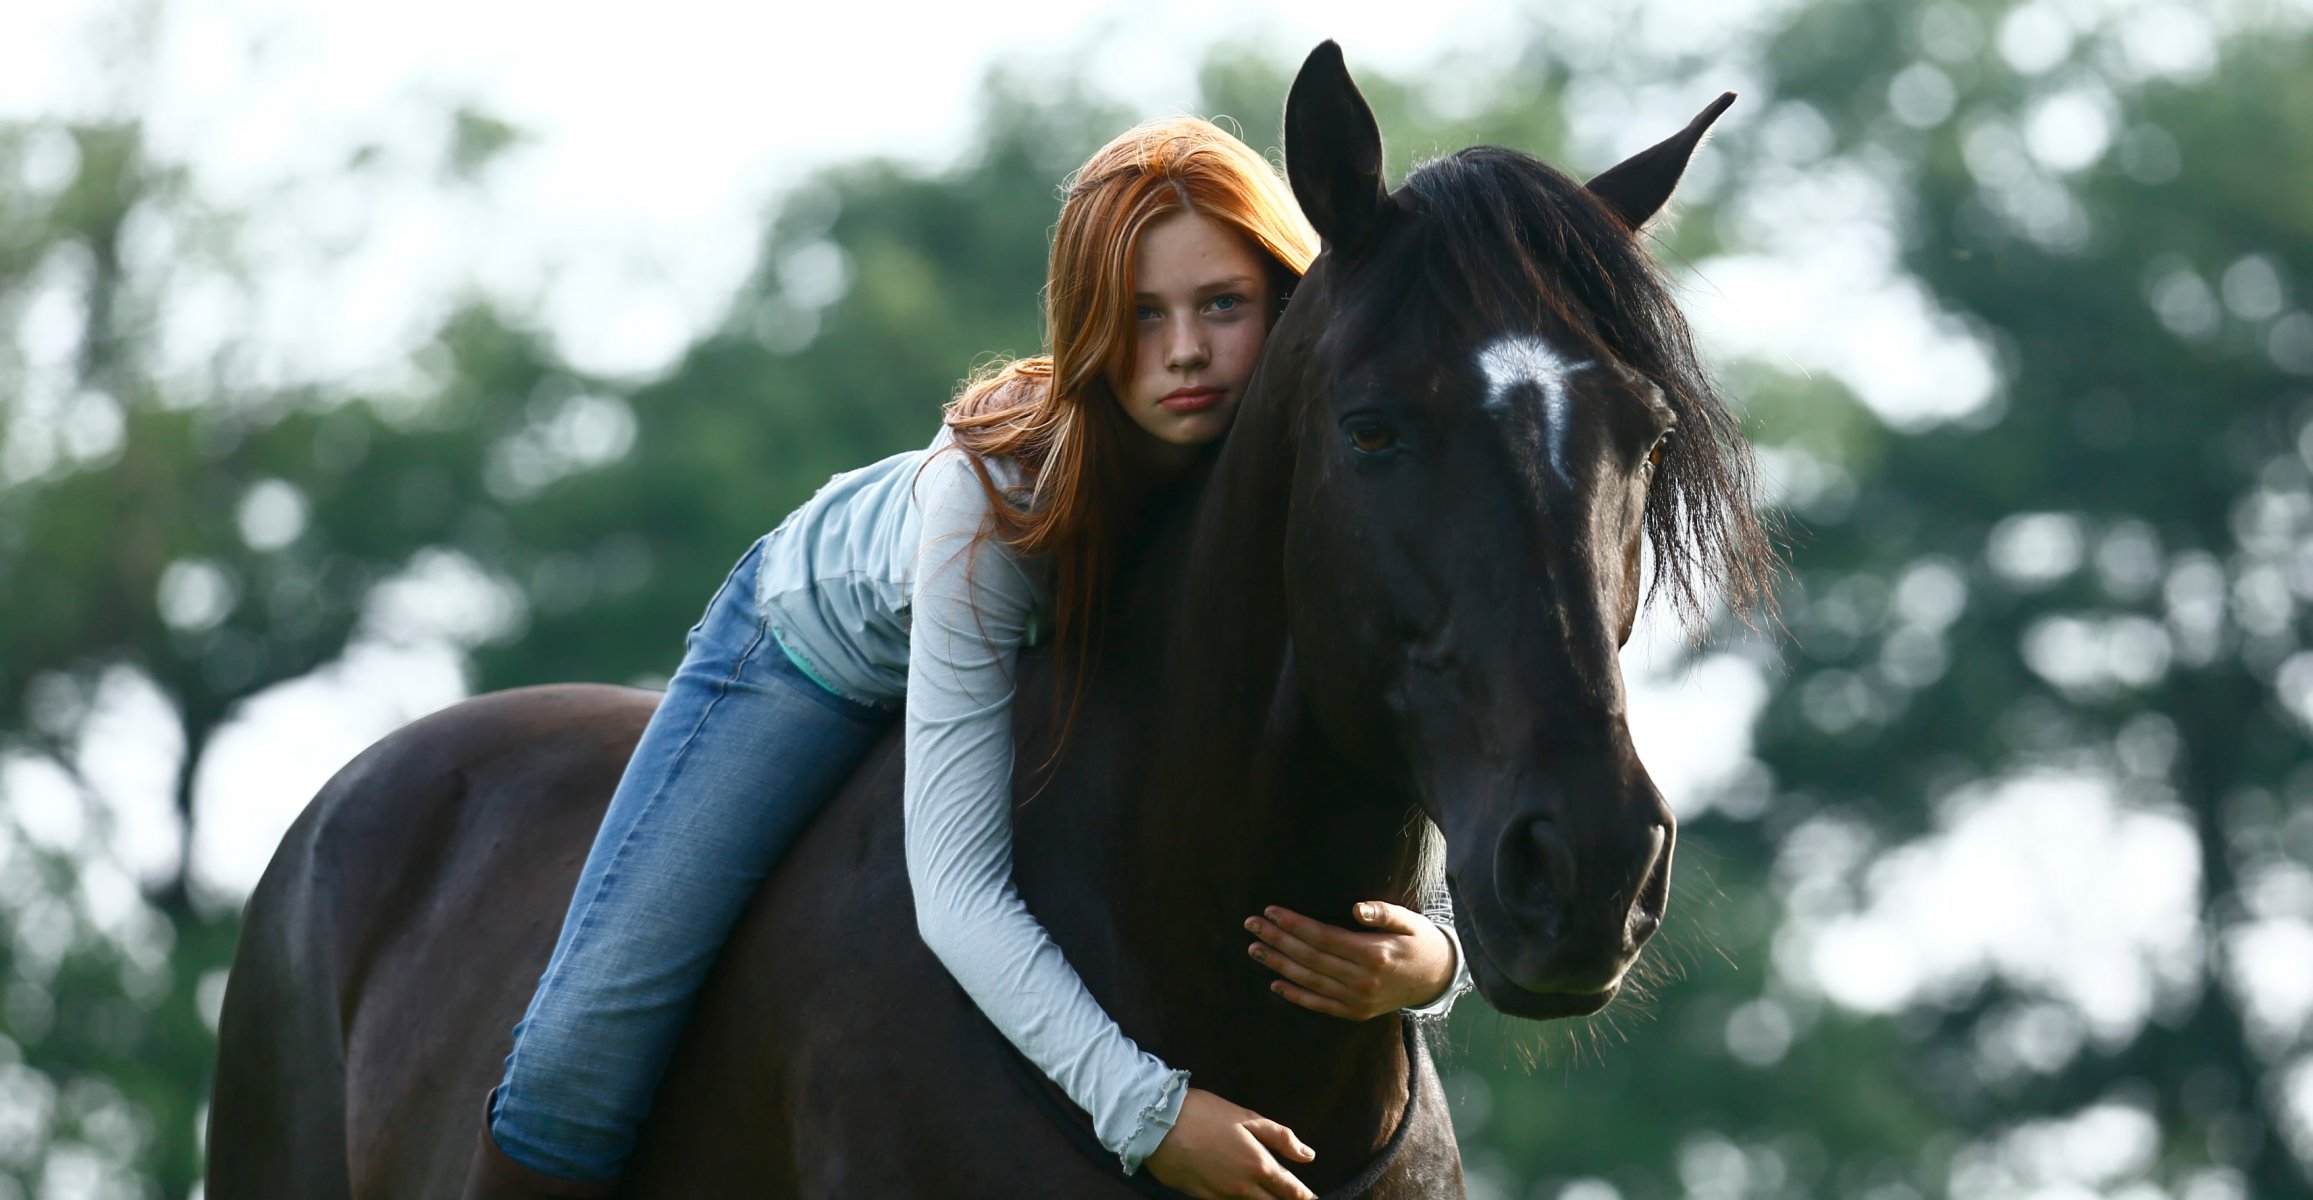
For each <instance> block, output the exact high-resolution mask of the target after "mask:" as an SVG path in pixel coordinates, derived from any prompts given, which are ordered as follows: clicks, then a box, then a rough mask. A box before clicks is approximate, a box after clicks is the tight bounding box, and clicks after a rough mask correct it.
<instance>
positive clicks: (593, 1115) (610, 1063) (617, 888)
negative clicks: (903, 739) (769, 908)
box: [490, 541, 897, 1180]
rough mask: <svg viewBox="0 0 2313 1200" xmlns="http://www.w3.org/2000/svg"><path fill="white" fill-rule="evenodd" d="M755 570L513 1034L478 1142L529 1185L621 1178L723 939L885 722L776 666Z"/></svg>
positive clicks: (610, 816)
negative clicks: (549, 1178) (516, 1167)
mask: <svg viewBox="0 0 2313 1200" xmlns="http://www.w3.org/2000/svg"><path fill="white" fill-rule="evenodd" d="M762 553H763V543H762V542H761V541H757V542H756V543H755V545H754V547H753V548H751V549H749V550H748V551H747V553H746V555H745V556H744V557H742V558H741V559H740V560H739V563H738V565H737V566H736V567H734V568H733V569H732V571H731V576H730V578H728V579H726V580H724V582H723V586H722V589H721V590H719V591H717V592H716V593H715V598H714V599H713V600H712V601H710V602H709V603H708V605H707V611H706V615H705V616H703V617H701V618H700V619H699V623H698V624H697V625H694V626H692V627H691V631H690V633H689V635H688V636H687V637H686V638H685V640H684V644H685V647H686V653H685V654H684V656H683V663H682V666H681V667H680V668H679V669H678V670H676V672H675V676H674V678H673V679H672V680H670V681H669V682H668V684H667V693H666V698H665V699H663V700H661V701H660V702H659V707H658V711H657V712H656V713H655V714H653V715H652V717H651V719H650V724H649V725H648V726H647V727H646V728H645V729H644V730H643V734H642V740H641V741H640V742H638V743H637V744H636V746H635V750H634V757H633V758H632V759H630V760H629V761H628V762H627V767H626V773H625V775H624V776H622V777H621V778H620V779H619V783H618V790H617V791H616V792H615V793H613V794H612V796H611V801H610V808H609V811H607V812H606V813H605V814H604V815H603V820H602V828H601V829H600V830H599V831H597V832H596V834H595V838H594V848H593V850H591V851H590V852H589V853H588V854H587V857H586V867H585V869H584V870H582V871H581V872H580V873H579V876H578V889H577V891H575V892H574V893H572V895H571V897H570V910H569V912H568V913H567V914H566V915H565V916H564V917H563V920H562V935H561V937H560V938H559V939H558V940H557V941H556V942H555V945H554V956H553V958H552V959H550V960H549V961H548V962H547V964H546V972H545V974H544V975H542V976H541V977H540V978H539V980H538V991H537V993H536V994H535V995H533V996H532V997H531V1000H530V1007H529V1010H528V1011H527V1012H525V1013H524V1014H523V1017H522V1020H521V1022H520V1023H519V1024H517V1025H515V1027H514V1049H513V1051H512V1052H511V1053H509V1054H508V1055H507V1056H506V1073H505V1077H504V1079H503V1080H502V1081H501V1082H500V1084H499V1086H498V1090H497V1092H496V1093H495V1096H494V1098H493V1101H492V1104H491V1108H490V1128H491V1132H492V1134H493V1135H494V1136H495V1137H496V1138H497V1141H498V1145H499V1147H500V1148H501V1149H503V1150H504V1151H505V1152H506V1154H507V1155H508V1156H509V1157H511V1158H513V1159H514V1160H515V1161H517V1162H519V1163H521V1164H523V1165H524V1166H527V1167H529V1168H531V1169H532V1170H535V1171H541V1172H544V1173H546V1174H548V1175H553V1176H556V1177H559V1178H564V1179H574V1180H603V1179H612V1178H616V1177H617V1175H618V1174H619V1172H620V1170H621V1169H622V1168H623V1167H624V1166H625V1164H626V1160H627V1158H628V1156H629V1155H630V1154H631V1153H632V1152H633V1149H634V1142H635V1133H636V1130H637V1129H639V1128H640V1127H641V1125H642V1121H643V1117H644V1116H645V1115H646V1114H647V1113H648V1112H649V1111H650V1104H651V1097H652V1096H653V1094H654V1093H656V1092H657V1090H658V1084H659V1076H660V1075H661V1074H662V1073H663V1072H664V1071H665V1069H666V1064H667V1059H668V1057H669V1056H670V1055H671V1054H672V1053H673V1051H674V1047H675V1041H676V1039H677V1038H678V1037H679V1036H680V1035H681V1033H682V1028H683V1022H684V1020H685V1019H686V1018H687V1017H688V1016H689V1015H690V1011H691V1006H692V1001H693V999H694V998H695V996H696V994H697V992H698V988H699V985H700V983H701V982H702V981H703V980H704V979H705V978H706V975H707V971H708V968H710V967H712V966H713V965H714V962H715V958H716V955H717V954H718V953H719V952H720V951H721V949H722V945H723V940H724V938H725V936H726V935H728V934H729V933H730V930H731V926H732V925H733V924H734V923H736V922H737V921H738V919H739V914H740V913H741V912H742V911H744V910H745V908H746V906H747V904H748V901H749V900H751V899H752V898H753V896H754V894H755V888H756V885H757V884H759V883H761V882H762V881H763V879H764V877H765V876H767V875H768V874H769V873H770V871H771V868H772V866H773V865H774V864H775V863H777V862H778V861H779V858H780V856H781V855H783V854H785V853H786V852H787V849H788V847H789V846H792V845H793V844H794V842H795V839H796V837H797V836H798V835H799V834H801V833H802V831H803V828H804V826H805V825H807V824H808V823H809V822H810V820H811V818H812V817H813V816H814V815H815V814H817V813H818V811H819V810H820V808H821V807H822V806H823V805H825V803H826V802H827V799H828V798H829V797H830V796H832V795H834V794H835V791H836V789H837V788H839V787H841V786H842V785H843V782H844V780H845V779H847V778H848V777H849V776H850V775H851V772H852V769H853V768H854V767H855V766H857V765H858V764H859V761H860V760H861V759H862V758H864V757H865V756H866V754H867V752H868V750H869V749H871V748H872V747H873V746H874V745H875V744H876V742H877V741H879V740H880V739H881V738H882V737H883V734H884V731H885V729H886V728H887V727H888V726H889V725H890V723H891V721H892V719H893V718H894V717H895V716H896V715H897V706H896V705H895V706H893V707H892V708H891V709H889V710H886V709H882V708H876V707H871V706H868V705H864V704H861V703H858V702H857V701H853V700H849V699H846V698H844V697H841V696H838V695H836V694H835V693H833V692H830V691H828V690H827V689H826V688H824V687H822V686H820V685H819V684H817V683H815V682H813V681H812V680H811V678H810V677H809V676H807V675H805V674H803V672H802V671H801V670H800V669H799V668H797V667H796V666H795V664H794V663H793V662H791V661H790V660H789V659H788V657H787V655H786V653H785V652H784V651H782V650H781V649H780V646H779V642H778V639H776V638H775V637H773V636H772V634H771V631H770V628H769V625H768V622H767V620H766V618H765V617H764V615H763V613H762V612H761V611H760V610H759V609H758V608H757V606H756V604H755V586H754V583H755V573H756V565H757V563H758V562H759V561H760V559H761V556H762Z"/></svg>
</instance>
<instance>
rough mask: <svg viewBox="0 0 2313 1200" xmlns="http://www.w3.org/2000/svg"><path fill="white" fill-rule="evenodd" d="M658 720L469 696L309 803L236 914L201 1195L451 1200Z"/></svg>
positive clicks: (521, 692) (534, 699)
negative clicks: (569, 913) (644, 740)
mask: <svg viewBox="0 0 2313 1200" xmlns="http://www.w3.org/2000/svg"><path fill="white" fill-rule="evenodd" d="M656 704H657V696H656V695H655V694H654V693H649V692H642V691H637V690H634V689H628V688H610V687H599V686H588V685H562V686H552V687H539V688H523V689H517V690H513V691H507V692H497V693H492V694H490V695H486V696H479V697H476V698H474V699H471V700H467V701H464V702H462V703H460V704H456V705H453V706H451V707H449V708H447V709H444V710H442V711H440V712H437V713H434V714H432V715H431V716H428V717H425V718H423V719H421V720H418V721H415V722H412V723H411V724H410V725H407V726H405V727H403V728H402V729H400V730H398V731H396V732H395V733H393V734H391V735H389V736H387V737H386V738H384V739H383V740H381V741H379V742H378V743H377V744H376V745H374V746H372V747H370V748H369V749H368V750H367V751H364V752H363V753H362V754H361V755H360V756H359V757H358V758H356V759H355V760H354V761H353V762H352V763H349V764H348V765H347V766H346V767H345V769H344V770H342V771H340V772H339V773H338V774H337V775H336V776H335V777H334V778H332V779H331V780H330V781H329V783H328V784H327V785H325V786H324V787H323V788H322V790H321V791H320V793H319V794H317V795H316V796H315V798H314V800H313V802H312V803H311V804H310V805H308V806H307V808H306V810H305V812H304V813H303V814H302V815H301V816H300V817H299V818H298V820H297V822H296V823H295V824H294V825H293V826H292V827H291V829H290V832H289V834H288V835H287V836H286V837H285V838H284V839H283V840H282V844H281V847H280V849H279V850H277V851H276V852H275V854H274V858H273V861H272V863H271V865H270V866H269V867H268V868H267V869H266V872H265V876H264V878H263V879H262V880H261V881H260V882H259V884H258V887H257V890H256V892H255V893H254V894H252V896H251V897H250V901H249V906H248V910H247V914H246V916H245V919H244V923H243V929H242V935H241V944H240V947H239V949H238V951H237V952H236V956H235V959H234V964H233V972H232V976H231V980H230V983H229V984H228V986H227V989H226V997H225V1006H224V1012H223V1014H222V1017H221V1020H220V1025H219V1039H218V1040H219V1046H218V1064H219V1065H218V1079H217V1089H216V1097H215V1101H214V1105H213V1107H212V1110H211V1116H210V1188H209V1194H210V1195H212V1196H215V1197H218V1198H219V1200H241V1198H243V1197H270V1196H296V1197H300V1198H310V1197H325V1196H338V1195H352V1194H354V1193H355V1191H356V1190H357V1186H358V1191H359V1192H360V1193H361V1194H365V1195H371V1194H374V1195H387V1196H397V1197H398V1196H411V1197H422V1196H454V1195H455V1194H456V1193H457V1189H458V1186H459V1182H460V1176H461V1175H462V1172H463V1170H464V1167H465V1157H464V1155H463V1153H456V1152H448V1151H446V1149H445V1148H447V1147H457V1148H460V1149H463V1148H464V1147H467V1146H470V1145H471V1144H472V1141H473V1138H474V1133H475V1129H476V1122H477V1120H478V1116H479V1112H480V1106H481V1102H482V1098H483V1096H484V1095H486V1094H487V1092H488V1090H489V1088H490V1086H491V1085H492V1084H493V1083H495V1082H496V1080H497V1077H498V1073H499V1067H500V1061H501V1060H502V1058H503V1057H504V1055H505V1052H506V1049H507V1046H508V1045H509V1044H510V1042H511V1035H512V1029H513V1025H514V1022H515V1021H516V1020H517V1019H518V1018H519V1017H520V1016H521V1013H522V1009H523V1007H524V1006H525V1005H526V1004H527V1003H528V1001H529V997H530V992H531V990H532V988H533V987H534V986H535V985H536V982H537V979H538V975H539V973H540V971H542V970H543V969H544V967H545V963H546V957H547V955H548V954H549V953H550V952H551V950H552V948H553V943H554V937H555V933H556V931H557V929H558V928H559V927H560V924H561V919H562V913H563V910H564V908H565V907H566V905H567V904H568V901H569V896H570V889H571V887H572V886H573V884H574V883H575V881H576V879H577V876H578V871H579V868H580V867H581V866H582V865H583V864H584V862H585V858H586V852H587V848H588V847H589V846H590V845H591V843H592V840H593V836H594V830H595V827H596V826H597V825H598V824H599V823H600V821H601V817H602V811H603V808H604V807H605V805H607V804H608V802H609V799H610V794H611V791H612V790H613V789H614V788H615V787H616V785H617V783H618V779H619V775H620V773H621V772H622V771H623V770H624V767H625V763H626V760H627V757H628V756H629V754H630V753H631V752H632V750H633V748H634V743H635V741H636V739H637V738H638V737H640V735H641V733H642V729H643V726H644V725H645V724H646V723H647V722H648V721H649V718H650V714H651V712H652V710H653V709H654V707H655V706H656ZM357 1181H358V1185H357Z"/></svg>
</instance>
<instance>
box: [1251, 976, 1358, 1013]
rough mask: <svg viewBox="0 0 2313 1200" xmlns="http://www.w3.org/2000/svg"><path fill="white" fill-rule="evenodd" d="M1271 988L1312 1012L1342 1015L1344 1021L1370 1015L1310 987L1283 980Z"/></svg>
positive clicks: (1271, 985)
mask: <svg viewBox="0 0 2313 1200" xmlns="http://www.w3.org/2000/svg"><path fill="white" fill-rule="evenodd" d="M1269 990H1270V991H1272V992H1275V993H1277V994H1278V995H1280V996H1283V997H1285V998H1286V999H1287V1000H1290V1001H1292V1002H1293V1003H1295V1004H1298V1005H1300V1006H1301V1007H1303V1008H1306V1009H1308V1010H1309V1011H1311V1012H1321V1013H1324V1014H1325V1015H1326V1016H1329V1017H1340V1018H1341V1019H1342V1020H1344V1021H1362V1020H1365V1019H1366V1018H1367V1016H1368V1015H1370V1014H1367V1013H1362V1012H1359V1011H1358V1010H1356V1009H1354V1008H1351V1007H1350V1006H1349V1005H1347V1004H1344V1003H1342V1002H1341V1001H1339V1000H1336V999H1334V998H1333V997H1331V996H1321V995H1319V994H1317V993H1316V992H1313V991H1310V990H1309V989H1308V988H1305V987H1297V986H1295V985H1293V984H1290V983H1286V982H1284V981H1283V980H1279V981H1278V982H1276V983H1272V984H1270V985H1269Z"/></svg>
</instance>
